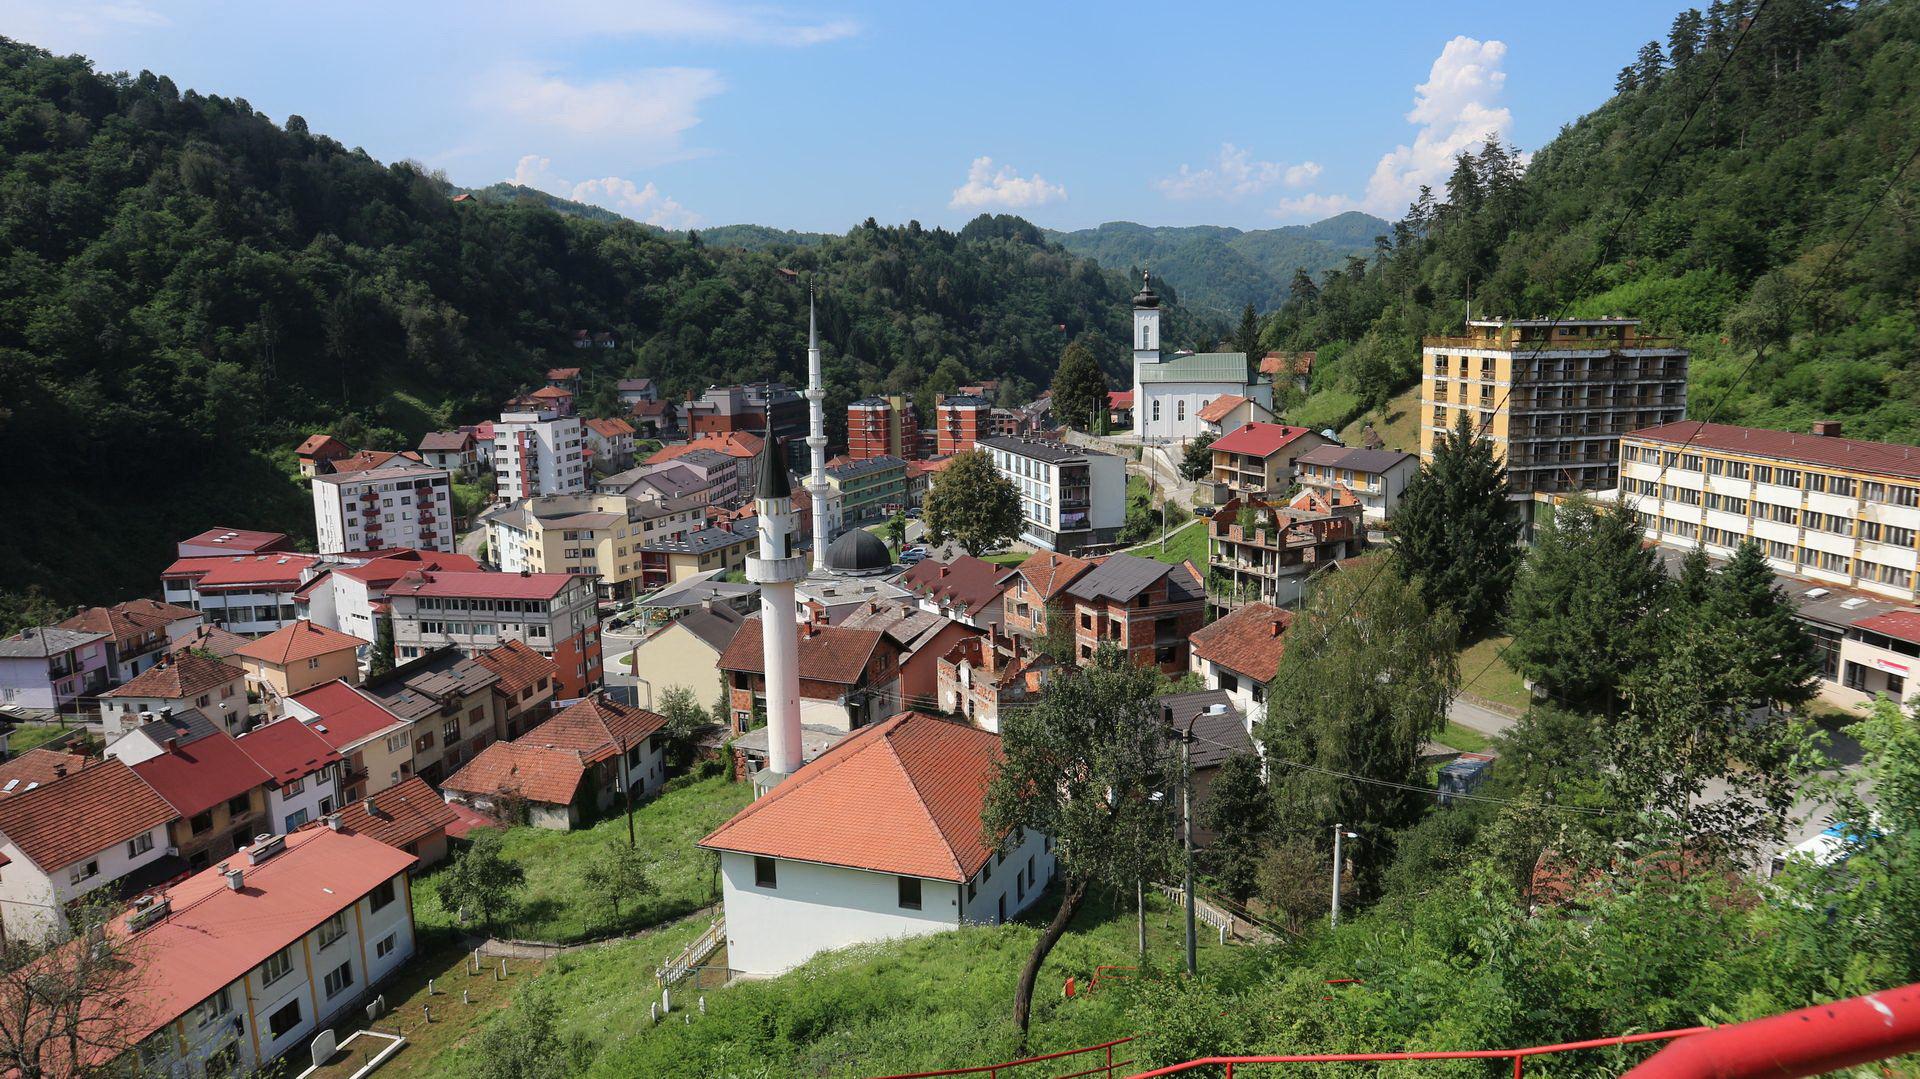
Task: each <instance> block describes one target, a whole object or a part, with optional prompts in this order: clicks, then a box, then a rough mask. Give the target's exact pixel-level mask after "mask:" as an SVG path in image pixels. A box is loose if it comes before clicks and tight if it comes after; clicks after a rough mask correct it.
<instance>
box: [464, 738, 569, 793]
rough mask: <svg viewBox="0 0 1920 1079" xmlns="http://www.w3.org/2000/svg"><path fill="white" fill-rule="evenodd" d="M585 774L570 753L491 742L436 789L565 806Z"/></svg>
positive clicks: (525, 744) (535, 746)
mask: <svg viewBox="0 0 1920 1079" xmlns="http://www.w3.org/2000/svg"><path fill="white" fill-rule="evenodd" d="M586 774H587V763H586V762H585V761H584V760H582V759H581V758H580V754H579V753H576V752H574V751H573V750H569V749H550V748H548V747H546V746H543V745H531V744H529V743H526V742H495V743H493V744H492V745H489V746H488V747H487V748H485V749H483V750H481V751H480V755H479V756H478V757H475V758H473V759H472V760H470V761H468V762H467V764H466V766H465V767H464V768H461V769H460V770H459V771H458V772H455V773H453V774H452V775H451V776H448V777H447V779H446V781H445V782H443V783H441V784H440V786H441V789H443V790H450V791H459V792H461V793H463V794H511V795H515V796H517V797H520V798H525V799H526V800H527V801H529V802H544V803H546V804H548V805H567V804H569V803H570V802H572V801H573V796H574V793H575V792H576V791H578V790H579V789H580V780H581V778H582V777H584V776H585V775H586Z"/></svg>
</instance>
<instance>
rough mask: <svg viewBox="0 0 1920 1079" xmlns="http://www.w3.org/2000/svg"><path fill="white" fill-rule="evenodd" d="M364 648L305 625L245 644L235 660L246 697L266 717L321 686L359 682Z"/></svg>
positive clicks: (349, 638)
mask: <svg viewBox="0 0 1920 1079" xmlns="http://www.w3.org/2000/svg"><path fill="white" fill-rule="evenodd" d="M368 644H369V642H367V641H363V640H361V639H360V638H358V637H353V636H349V635H348V634H345V633H342V632H340V631H339V630H336V629H328V628H327V627H325V626H320V625H315V624H314V623H312V622H308V621H305V620H302V621H299V622H294V623H291V624H289V625H285V626H282V627H280V628H279V629H276V630H274V631H273V632H272V633H269V634H267V635H266V636H264V637H260V638H256V639H255V640H252V641H249V642H248V643H247V644H246V645H245V646H244V647H242V648H241V649H240V651H239V652H238V653H237V655H236V656H235V659H236V660H237V661H238V663H239V666H240V668H241V669H242V670H244V671H246V673H247V686H248V691H249V694H250V695H251V696H252V697H256V698H258V699H259V701H260V703H261V704H262V705H264V706H265V708H266V712H267V714H268V715H274V716H277V715H279V714H280V702H281V701H282V700H283V699H285V698H287V697H290V696H292V695H293V694H295V693H301V692H304V691H306V690H308V689H311V688H313V687H314V686H317V685H319V684H320V683H322V682H331V681H333V680H334V679H336V678H338V679H341V680H343V681H347V682H358V681H359V680H360V650H361V649H362V648H365V647H367V646H368Z"/></svg>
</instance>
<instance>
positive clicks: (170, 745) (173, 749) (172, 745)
mask: <svg viewBox="0 0 1920 1079" xmlns="http://www.w3.org/2000/svg"><path fill="white" fill-rule="evenodd" d="M160 748H162V749H164V750H166V751H167V752H168V753H169V754H172V755H175V756H178V755H179V753H180V739H178V738H169V739H167V740H166V741H165V742H162V743H161V744H160Z"/></svg>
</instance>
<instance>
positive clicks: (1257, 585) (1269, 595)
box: [1206, 492, 1366, 606]
mask: <svg viewBox="0 0 1920 1079" xmlns="http://www.w3.org/2000/svg"><path fill="white" fill-rule="evenodd" d="M1206 527H1207V539H1208V545H1207V546H1208V550H1209V551H1210V552H1211V553H1210V554H1209V556H1208V560H1207V568H1208V569H1209V570H1210V571H1211V572H1212V573H1215V574H1218V575H1219V576H1220V577H1222V578H1223V579H1225V581H1226V594H1225V595H1223V596H1222V597H1220V602H1221V603H1222V604H1223V605H1224V606H1236V605H1238V604H1241V603H1247V602H1251V601H1255V600H1258V601H1260V602H1263V603H1272V604H1277V605H1290V604H1295V603H1299V602H1300V600H1301V598H1302V597H1303V596H1305V594H1306V587H1307V582H1308V581H1309V580H1310V579H1311V578H1312V576H1313V575H1314V574H1316V573H1318V572H1320V571H1321V570H1324V569H1326V568H1327V567H1329V566H1332V565H1334V564H1335V563H1337V562H1338V561H1339V560H1340V559H1343V558H1352V557H1354V556H1355V555H1358V554H1359V553H1360V549H1361V547H1363V546H1364V545H1365V540H1366V537H1365V535H1364V534H1363V530H1362V528H1361V523H1360V504H1359V503H1358V502H1356V501H1352V500H1344V501H1342V502H1340V503H1338V504H1328V503H1327V502H1325V501H1324V500H1321V499H1318V498H1317V497H1316V496H1314V495H1313V493H1312V492H1302V494H1301V496H1300V497H1298V498H1296V499H1295V500H1294V503H1293V504H1289V505H1281V504H1279V503H1276V502H1269V501H1267V500H1265V499H1263V498H1259V497H1257V496H1254V495H1247V496H1244V497H1239V498H1234V499H1232V500H1230V501H1229V502H1228V503H1227V504H1226V505H1224V506H1221V507H1220V508H1219V509H1217V510H1215V511H1214V512H1213V516H1212V517H1211V518H1209V519H1208V521H1207V526H1206Z"/></svg>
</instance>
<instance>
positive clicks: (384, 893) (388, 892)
mask: <svg viewBox="0 0 1920 1079" xmlns="http://www.w3.org/2000/svg"><path fill="white" fill-rule="evenodd" d="M391 902H393V881H391V880H383V881H381V882H380V884H379V886H377V887H376V888H374V890H373V892H372V893H371V894H370V895H368V896H367V907H368V909H370V910H381V909H384V908H385V907H386V906H387V904H389V903H391Z"/></svg>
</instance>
